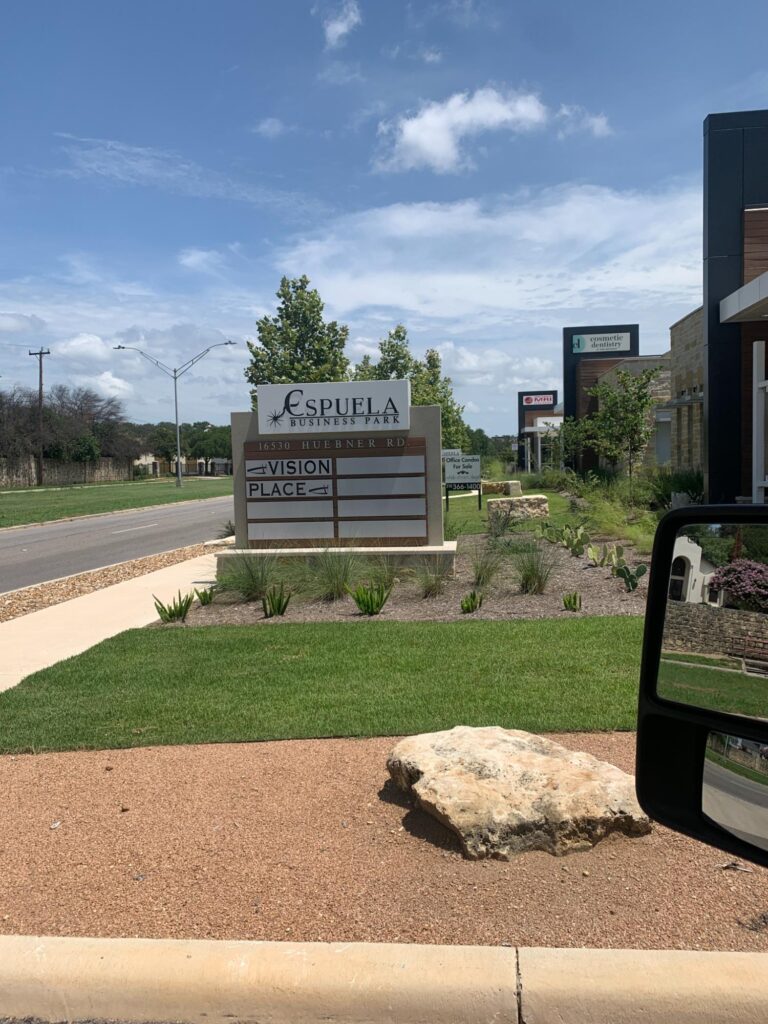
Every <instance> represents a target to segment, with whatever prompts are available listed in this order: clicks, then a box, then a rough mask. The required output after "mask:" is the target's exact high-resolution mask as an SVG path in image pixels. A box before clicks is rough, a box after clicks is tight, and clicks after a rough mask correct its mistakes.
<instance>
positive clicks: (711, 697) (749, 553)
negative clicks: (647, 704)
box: [657, 523, 768, 718]
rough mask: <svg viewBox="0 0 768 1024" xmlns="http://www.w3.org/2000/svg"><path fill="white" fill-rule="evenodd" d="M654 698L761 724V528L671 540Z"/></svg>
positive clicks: (721, 529) (765, 642)
mask: <svg viewBox="0 0 768 1024" xmlns="http://www.w3.org/2000/svg"><path fill="white" fill-rule="evenodd" d="M657 692H658V694H659V695H660V696H661V697H665V698H666V699H667V700H674V701H677V702H678V703H680V704H688V705H695V706H696V707H701V708H707V709H710V710H715V711H724V712H728V713H730V714H736V715H747V716H749V717H751V718H768V526H763V525H751V524H748V523H744V524H721V525H717V524H712V523H696V524H692V525H689V526H686V527H684V528H683V529H682V530H681V531H680V532H679V533H678V535H677V538H676V540H675V547H674V553H673V558H672V566H671V570H670V576H669V588H668V591H667V605H666V613H665V619H664V636H663V640H662V652H661V662H660V664H659V675H658V681H657Z"/></svg>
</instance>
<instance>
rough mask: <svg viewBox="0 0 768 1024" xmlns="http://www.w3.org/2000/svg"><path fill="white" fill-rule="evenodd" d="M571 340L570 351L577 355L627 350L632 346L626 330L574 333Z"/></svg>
mask: <svg viewBox="0 0 768 1024" xmlns="http://www.w3.org/2000/svg"><path fill="white" fill-rule="evenodd" d="M571 342H572V346H573V348H572V351H573V352H574V353H575V354H578V355H583V354H584V353H585V352H629V351H630V350H631V347H632V344H631V339H630V335H629V332H628V331H622V332H621V333H619V334H574V335H573V338H572V339H571Z"/></svg>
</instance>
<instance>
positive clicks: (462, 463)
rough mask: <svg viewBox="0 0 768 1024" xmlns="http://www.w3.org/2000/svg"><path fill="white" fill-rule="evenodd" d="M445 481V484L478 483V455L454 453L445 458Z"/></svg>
mask: <svg viewBox="0 0 768 1024" xmlns="http://www.w3.org/2000/svg"><path fill="white" fill-rule="evenodd" d="M445 482H446V483H447V484H463V483H468V482H472V483H479V482H480V456H479V455H454V456H452V457H451V458H450V459H446V460H445Z"/></svg>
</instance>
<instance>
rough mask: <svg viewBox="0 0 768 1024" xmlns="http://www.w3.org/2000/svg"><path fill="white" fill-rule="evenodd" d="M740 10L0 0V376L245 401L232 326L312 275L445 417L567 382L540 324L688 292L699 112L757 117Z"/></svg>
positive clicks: (695, 226) (166, 412) (664, 334)
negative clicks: (285, 280)
mask: <svg viewBox="0 0 768 1024" xmlns="http://www.w3.org/2000/svg"><path fill="white" fill-rule="evenodd" d="M766 28H768V10H767V9H766V8H765V4H764V3H762V2H753V0H739V2H737V3H734V4H731V5H730V6H729V7H728V9H727V17H726V16H724V8H723V5H722V3H721V2H719V0H718V2H717V3H714V2H711V0H695V2H687V0H678V2H677V3H669V0H665V2H663V3H662V2H659V0H647V2H646V3H645V4H643V5H641V6H638V5H636V4H628V3H626V4H621V3H620V4H617V3H608V2H607V0H580V2H579V3H578V4H575V3H573V2H572V0H571V2H560V0H557V2H556V0H528V2H527V3H517V2H506V3H502V2H494V0H423V2H420V0H281V2H280V3H276V2H269V0H216V2H215V3H214V2H213V0H209V2H200V0H183V2H182V0H163V2H161V3H158V2H157V0H152V2H146V0H132V2H131V3H130V4H117V3H105V2H103V0H67V2H65V3H56V2H54V0H45V2H41V0H6V3H5V4H4V5H3V25H2V30H0V65H1V66H2V68H3V71H2V76H1V77H0V126H1V127H2V134H1V135H0V138H1V139H2V143H1V144H0V238H1V239H2V241H1V244H0V387H10V386H13V385H15V384H18V385H22V386H32V387H34V386H36V384H37V360H36V359H33V358H30V356H29V355H28V352H29V350H30V349H37V348H40V347H41V346H43V347H47V348H50V350H51V355H50V357H47V358H46V359H45V364H44V365H45V374H46V383H47V384H53V383H66V384H72V385H84V386H88V387H91V388H93V389H95V390H96V391H98V392H99V393H100V394H103V395H113V396H116V397H118V398H119V399H120V400H121V401H122V402H123V405H124V408H125V411H126V414H127V415H128V416H129V418H131V419H133V420H136V421H139V422H150V421H157V420H161V419H171V418H172V414H173V405H172V397H173V393H172V383H171V381H170V380H168V379H167V378H166V377H165V376H163V374H161V373H160V372H159V371H158V370H157V369H155V368H154V367H153V366H152V365H151V364H150V363H149V362H148V361H146V360H145V359H143V357H142V356H141V355H139V354H138V353H137V352H134V351H131V350H130V348H129V350H127V351H115V349H114V346H115V345H125V346H129V347H130V346H133V347H134V348H140V349H143V350H144V351H146V352H147V353H149V354H151V355H152V356H154V357H156V358H158V359H160V360H162V361H163V362H165V363H166V364H168V365H170V366H180V365H181V364H183V363H184V362H185V361H186V360H187V359H188V358H190V357H192V356H194V355H196V354H197V353H198V352H200V351H201V350H202V349H205V348H207V347H208V346H209V345H215V344H218V343H221V342H223V341H224V340H226V339H231V340H234V341H235V342H236V343H237V344H236V345H234V346H228V347H221V348H217V349H214V350H213V351H212V352H211V353H210V354H209V355H208V356H206V357H205V359H204V360H201V361H200V362H199V363H198V364H197V365H196V366H195V367H194V368H193V369H191V370H190V371H189V372H188V373H187V374H186V375H185V376H184V377H183V378H182V381H181V383H180V390H179V395H180V415H181V418H182V419H183V420H187V421H195V420H209V421H211V422H213V423H226V422H228V421H229V413H230V411H232V410H242V409H247V408H248V407H249V404H250V401H249V392H248V387H247V385H246V382H245V379H244V377H243V369H244V367H245V365H246V364H247V361H248V351H247V348H246V345H245V341H246V339H255V338H256V336H257V335H256V321H257V320H258V319H259V317H261V316H264V315H265V314H271V313H273V312H274V309H275V304H276V300H275V291H276V289H277V287H278V285H279V283H280V278H281V276H283V275H288V276H289V277H297V276H299V275H301V274H307V275H308V276H309V277H310V279H311V282H312V285H313V287H316V288H317V289H318V290H319V292H320V295H321V297H322V299H323V300H324V302H325V314H326V317H327V318H328V319H337V320H339V321H341V322H343V323H345V324H348V325H349V328H350V340H349V344H348V355H349V356H350V358H351V359H352V360H353V361H357V360H359V359H360V358H361V357H362V356H363V355H364V354H366V353H373V352H375V349H376V345H377V343H378V341H379V340H380V339H381V338H383V337H384V336H385V335H386V333H387V331H388V330H390V329H391V328H392V327H394V326H395V325H396V324H397V323H403V324H405V326H406V327H407V328H408V332H409V337H410V339H411V344H412V348H413V350H414V351H415V352H416V353H417V354H422V353H423V352H424V350H425V349H426V348H429V347H434V348H437V349H438V350H439V351H440V353H441V355H442V358H443V363H444V367H445V371H446V372H447V373H448V374H449V375H450V376H451V377H452V378H453V381H454V385H455V391H456V395H457V398H458V399H459V401H460V402H462V403H463V404H464V406H465V418H466V419H467V421H468V422H469V423H470V424H471V425H472V426H473V427H482V428H483V429H485V430H486V431H488V432H489V433H491V434H500V433H510V432H512V431H514V430H515V429H516V415H517V412H516V406H517V400H516V396H517V391H519V390H530V389H534V388H539V387H541V388H553V387H558V388H561V386H562V384H561V376H562V328H563V327H564V326H566V325H588V324H595V325H597V324H620V323H635V322H636V323H639V324H640V350H641V352H642V353H654V352H663V351H665V350H666V349H668V347H669V326H670V325H671V324H672V323H674V322H675V321H676V320H677V319H679V318H680V317H681V316H683V315H685V314H686V313H687V312H689V311H690V310H691V309H693V308H695V307H696V306H697V305H699V304H700V303H701V259H702V253H701V231H702V225H701V206H702V195H701V165H702V121H703V119H704V117H705V116H706V115H707V114H708V113H712V112H721V111H730V110H749V109H755V108H762V107H767V106H768V58H767V57H766V51H765V42H764V40H765V34H766V32H765V30H766Z"/></svg>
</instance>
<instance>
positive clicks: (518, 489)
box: [504, 480, 523, 498]
mask: <svg viewBox="0 0 768 1024" xmlns="http://www.w3.org/2000/svg"><path fill="white" fill-rule="evenodd" d="M504 493H505V494H506V495H508V496H509V497H510V498H522V496H523V485H522V484H521V483H520V481H519V480H505V481H504Z"/></svg>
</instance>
